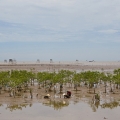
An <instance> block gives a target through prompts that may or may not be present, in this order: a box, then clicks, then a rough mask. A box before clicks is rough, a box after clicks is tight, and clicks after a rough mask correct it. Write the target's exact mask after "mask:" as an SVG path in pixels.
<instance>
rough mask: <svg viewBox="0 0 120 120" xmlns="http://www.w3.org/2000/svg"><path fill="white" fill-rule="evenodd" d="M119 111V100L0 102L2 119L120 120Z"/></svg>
mask: <svg viewBox="0 0 120 120" xmlns="http://www.w3.org/2000/svg"><path fill="white" fill-rule="evenodd" d="M119 112H120V103H119V101H112V102H108V103H107V102H104V103H103V101H100V102H96V103H93V102H92V101H89V100H81V101H68V100H58V101H51V100H45V101H43V102H42V103H41V102H38V103H25V104H24V103H22V104H0V120H103V119H107V120H120V113H119Z"/></svg>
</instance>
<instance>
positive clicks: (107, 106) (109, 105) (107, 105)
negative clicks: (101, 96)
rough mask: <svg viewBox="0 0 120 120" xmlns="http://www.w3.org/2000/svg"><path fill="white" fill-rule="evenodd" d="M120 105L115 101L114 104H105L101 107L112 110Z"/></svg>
mask: <svg viewBox="0 0 120 120" xmlns="http://www.w3.org/2000/svg"><path fill="white" fill-rule="evenodd" d="M119 105H120V104H119V102H117V101H113V102H110V103H104V104H102V105H100V106H101V107H102V108H110V109H113V108H115V107H118V106H119Z"/></svg>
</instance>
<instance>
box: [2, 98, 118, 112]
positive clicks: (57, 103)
mask: <svg viewBox="0 0 120 120" xmlns="http://www.w3.org/2000/svg"><path fill="white" fill-rule="evenodd" d="M81 101H82V102H83V103H85V104H89V105H90V108H91V109H92V110H93V112H96V111H97V109H99V108H103V109H106V108H109V109H114V108H116V107H118V106H120V102H119V101H116V100H113V101H111V102H105V103H101V101H93V100H90V99H81V100H80V99H78V98H77V99H74V100H73V102H71V101H70V100H69V99H61V100H60V99H59V100H55V99H53V100H51V99H48V100H43V101H41V102H40V103H38V104H42V105H43V106H48V107H52V108H53V109H54V110H60V109H63V108H64V107H68V106H69V105H70V104H74V105H76V106H77V104H78V103H80V102H81ZM0 107H3V104H0ZM27 107H32V104H31V103H26V104H24V103H23V104H22V103H21V104H12V103H11V104H7V105H6V110H9V111H11V112H12V111H15V110H23V108H27Z"/></svg>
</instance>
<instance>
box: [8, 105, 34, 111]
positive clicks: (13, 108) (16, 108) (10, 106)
mask: <svg viewBox="0 0 120 120" xmlns="http://www.w3.org/2000/svg"><path fill="white" fill-rule="evenodd" d="M27 106H29V107H31V106H32V104H7V107H6V109H9V110H10V111H11V112H12V111H14V110H22V108H26V107H27Z"/></svg>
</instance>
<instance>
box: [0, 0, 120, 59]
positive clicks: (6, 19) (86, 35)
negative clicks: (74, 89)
mask: <svg viewBox="0 0 120 120" xmlns="http://www.w3.org/2000/svg"><path fill="white" fill-rule="evenodd" d="M0 51H1V53H0V61H4V60H5V59H7V60H8V59H16V60H17V61H36V60H37V59H39V60H40V61H49V60H50V59H53V61H75V60H79V61H86V60H88V61H90V60H95V61H119V60H120V0H0Z"/></svg>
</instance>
